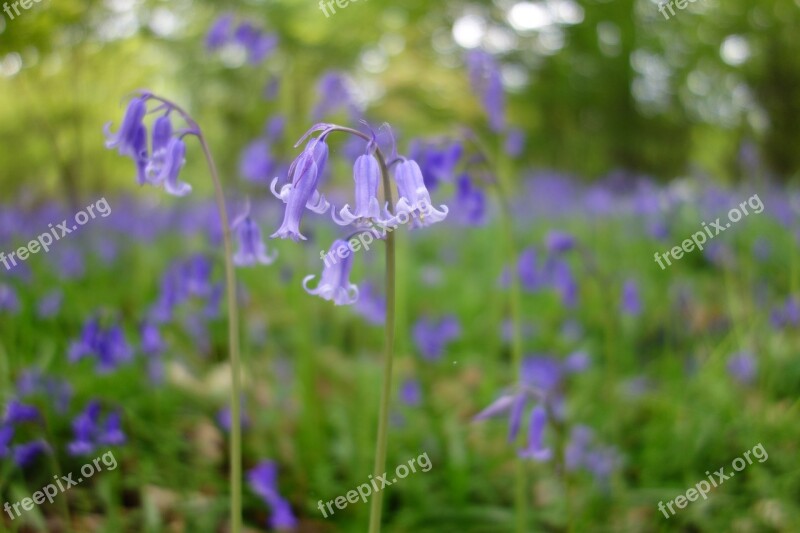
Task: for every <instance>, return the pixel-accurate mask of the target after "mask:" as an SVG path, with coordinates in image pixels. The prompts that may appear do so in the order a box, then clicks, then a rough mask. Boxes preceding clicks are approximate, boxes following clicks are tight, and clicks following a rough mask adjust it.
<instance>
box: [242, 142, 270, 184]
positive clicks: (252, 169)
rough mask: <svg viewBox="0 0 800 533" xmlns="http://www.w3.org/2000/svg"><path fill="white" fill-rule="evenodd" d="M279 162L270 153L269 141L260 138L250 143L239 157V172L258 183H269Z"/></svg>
mask: <svg viewBox="0 0 800 533" xmlns="http://www.w3.org/2000/svg"><path fill="white" fill-rule="evenodd" d="M277 166H278V162H277V160H276V159H275V158H274V157H273V156H272V154H271V153H270V148H269V142H268V141H267V140H266V139H263V138H260V139H256V140H255V141H253V142H251V143H250V144H248V145H247V146H246V147H245V149H244V151H243V152H242V155H241V157H240V158H239V174H241V175H242V177H244V178H245V179H246V180H249V181H253V182H256V183H262V182H263V183H269V181H270V179H271V178H272V177H273V176H274V175H275V171H276V170H277Z"/></svg>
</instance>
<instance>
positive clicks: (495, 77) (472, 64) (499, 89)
mask: <svg viewBox="0 0 800 533" xmlns="http://www.w3.org/2000/svg"><path fill="white" fill-rule="evenodd" d="M466 64H467V70H468V72H469V78H470V83H471V85H472V90H473V91H474V92H475V93H476V94H477V95H478V96H479V97H480V99H481V103H482V104H483V107H484V109H485V110H486V114H487V115H488V116H489V126H490V127H491V128H492V130H493V131H496V132H499V131H502V130H503V129H504V128H505V122H506V120H505V94H504V92H503V80H502V78H501V76H500V66H499V64H498V63H497V60H495V58H494V57H493V56H492V55H491V54H489V53H488V52H484V51H483V50H470V51H469V52H468V53H467V55H466Z"/></svg>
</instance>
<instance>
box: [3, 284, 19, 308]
mask: <svg viewBox="0 0 800 533" xmlns="http://www.w3.org/2000/svg"><path fill="white" fill-rule="evenodd" d="M0 311H8V312H10V313H14V314H16V313H17V312H18V311H19V298H17V293H16V291H15V290H14V289H13V288H12V287H11V285H7V284H5V283H0Z"/></svg>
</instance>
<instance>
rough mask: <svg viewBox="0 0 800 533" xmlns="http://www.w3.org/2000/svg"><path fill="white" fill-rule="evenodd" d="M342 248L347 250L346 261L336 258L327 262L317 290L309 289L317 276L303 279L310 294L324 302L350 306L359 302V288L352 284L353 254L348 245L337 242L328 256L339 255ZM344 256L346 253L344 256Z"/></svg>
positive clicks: (304, 286)
mask: <svg viewBox="0 0 800 533" xmlns="http://www.w3.org/2000/svg"><path fill="white" fill-rule="evenodd" d="M342 247H344V249H346V250H347V255H346V257H345V258H344V259H339V258H338V257H337V258H334V260H333V261H328V260H326V261H325V266H324V267H323V269H322V277H321V279H320V281H319V284H318V285H317V288H316V289H309V288H308V282H309V281H311V280H312V279H314V278H315V277H316V276H313V275H309V276H306V277H305V278H304V279H303V288H304V289H305V291H306V292H307V293H308V294H313V295H315V296H319V297H320V298H322V299H324V300H330V301H333V303H334V304H336V305H350V304H353V303H355V302H356V301H357V300H358V287H357V286H356V285H354V284H352V283H350V271H351V270H352V268H353V254H352V252H350V250H349V248H347V243H345V242H344V241H342V240H338V239H337V240H335V241H333V244H332V245H331V247H330V250H329V252H328V255H329V256H331V255H333V254H334V253H337V251H338V250H340V249H341V248H342ZM342 255H344V253H343V254H342ZM329 263H330V264H329Z"/></svg>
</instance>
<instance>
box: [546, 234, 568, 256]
mask: <svg viewBox="0 0 800 533" xmlns="http://www.w3.org/2000/svg"><path fill="white" fill-rule="evenodd" d="M545 246H546V247H547V251H548V252H550V253H554V254H561V253H564V252H568V251H570V250H572V249H573V248H574V247H575V237H573V236H572V235H570V234H569V233H564V232H561V231H549V232H548V233H547V236H546V237H545Z"/></svg>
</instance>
